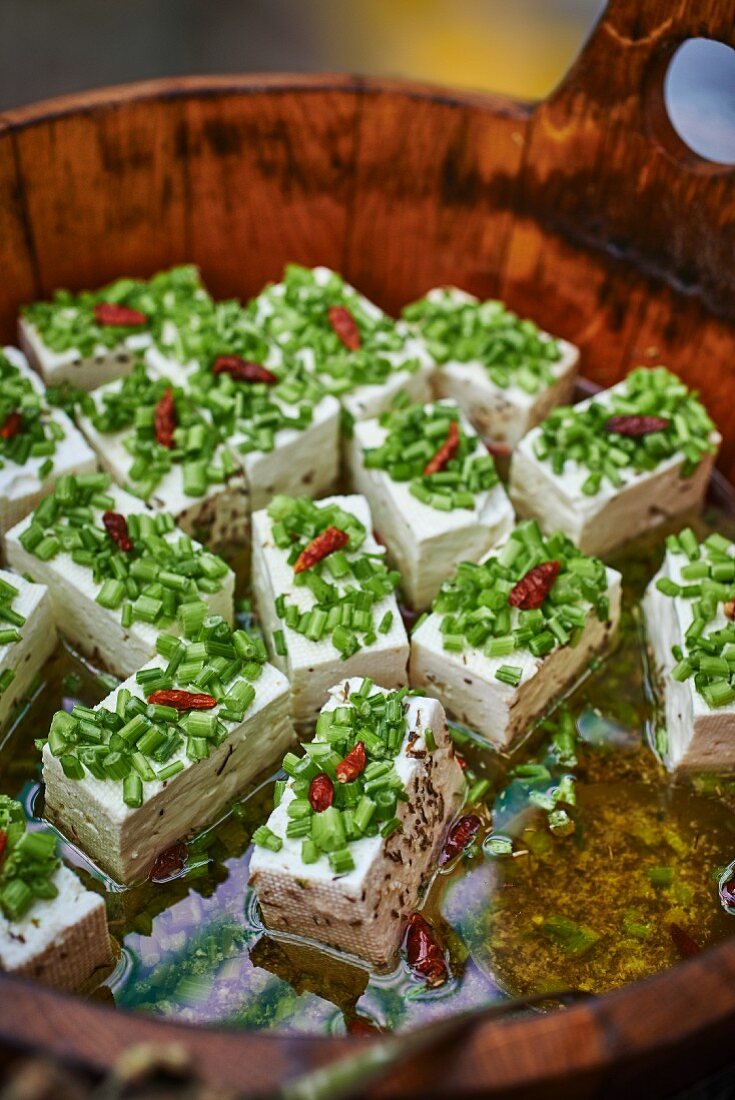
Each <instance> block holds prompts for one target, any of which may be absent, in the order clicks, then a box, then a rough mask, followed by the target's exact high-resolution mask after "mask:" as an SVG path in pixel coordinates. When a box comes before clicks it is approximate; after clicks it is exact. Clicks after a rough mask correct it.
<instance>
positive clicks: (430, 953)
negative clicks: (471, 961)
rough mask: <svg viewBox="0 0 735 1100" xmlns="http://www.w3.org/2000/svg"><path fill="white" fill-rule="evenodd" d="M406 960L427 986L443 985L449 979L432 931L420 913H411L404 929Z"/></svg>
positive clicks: (444, 961) (442, 956)
mask: <svg viewBox="0 0 735 1100" xmlns="http://www.w3.org/2000/svg"><path fill="white" fill-rule="evenodd" d="M405 944H406V959H407V960H408V965H409V966H410V967H411V970H413V972H414V974H418V975H419V976H420V977H422V978H425V979H426V984H427V985H429V986H436V985H443V983H444V982H445V981H446V980H447V978H448V977H449V968H448V966H447V960H446V959H445V957H444V952H443V951H442V949H441V947H440V946H439V942H438V940H437V938H436V935H435V933H434V929H433V928H432V927H431V925H430V924H429V922H428V921H427V920H426V919H425V918H424V917H422V916H421V914H420V913H411V915H410V917H409V918H408V928H407V929H406V940H405Z"/></svg>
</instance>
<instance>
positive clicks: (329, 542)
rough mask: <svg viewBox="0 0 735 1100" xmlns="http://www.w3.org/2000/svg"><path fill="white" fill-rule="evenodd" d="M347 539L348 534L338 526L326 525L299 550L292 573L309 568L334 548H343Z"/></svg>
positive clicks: (301, 571) (348, 538) (331, 552)
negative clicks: (323, 529) (324, 528)
mask: <svg viewBox="0 0 735 1100" xmlns="http://www.w3.org/2000/svg"><path fill="white" fill-rule="evenodd" d="M349 541H350V536H349V535H348V534H347V533H346V532H345V531H340V529H339V527H327V529H326V531H322V533H321V535H317V536H316V538H314V539H312V540H311V542H310V543H309V545H308V546H305V547H304V549H303V550H302V551H301V553H300V554H299V556H298V557H297V559H296V562H295V564H294V567H293V571H294V573H303V572H304V570H305V569H311V568H312V567H313V566H315V565H316V563H317V562H319V561H321V560H322V559H323V558H326V557H328V556H329V555H330V554H333V553H334V551H335V550H343V549H344V548H345V546H346V545H347V543H348V542H349Z"/></svg>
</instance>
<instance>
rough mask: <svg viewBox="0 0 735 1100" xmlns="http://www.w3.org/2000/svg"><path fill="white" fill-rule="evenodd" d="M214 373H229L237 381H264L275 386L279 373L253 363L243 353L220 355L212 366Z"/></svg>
mask: <svg viewBox="0 0 735 1100" xmlns="http://www.w3.org/2000/svg"><path fill="white" fill-rule="evenodd" d="M212 372H213V373H214V374H229V376H230V378H234V379H235V381H236V382H264V383H265V384H266V385H267V386H275V384H276V382H277V381H278V375H277V374H274V373H273V371H270V370H268V368H267V367H264V366H262V365H261V364H260V363H252V362H250V360H248V359H243V358H242V356H241V355H220V356H218V357H217V358H216V359H215V361H214V364H213V366H212Z"/></svg>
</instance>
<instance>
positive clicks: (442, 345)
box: [403, 287, 561, 394]
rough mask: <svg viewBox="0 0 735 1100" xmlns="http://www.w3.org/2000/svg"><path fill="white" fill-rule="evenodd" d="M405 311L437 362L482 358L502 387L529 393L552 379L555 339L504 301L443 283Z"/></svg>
mask: <svg viewBox="0 0 735 1100" xmlns="http://www.w3.org/2000/svg"><path fill="white" fill-rule="evenodd" d="M403 317H404V319H405V320H406V321H408V322H409V323H410V324H411V325H413V326H415V328H416V330H417V331H418V333H419V334H420V335H421V336H422V338H423V339H424V342H425V343H426V346H427V348H428V350H429V352H430V354H431V356H432V358H433V359H434V360H435V362H437V363H439V364H440V365H442V364H445V363H449V362H456V363H481V364H482V365H483V366H484V368H485V370H486V371H487V374H488V377H489V378H490V380H491V382H493V383H494V385H496V386H498V387H500V389H503V390H505V389H508V388H509V387H510V386H517V387H519V388H520V389H522V390H523V391H524V392H525V393H528V394H535V393H538V392H539V391H540V390H542V389H545V388H546V387H547V386H549V385H551V383H552V382H553V381H554V377H555V375H554V370H553V368H554V365H555V364H556V363H558V361H559V360H560V358H561V349H560V347H559V344H558V343H557V341H556V340H553V339H552V338H551V337H549V336H547V335H546V334H545V333H543V332H541V330H540V329H539V328H538V326H537V325H535V324H534V323H533V321H524V320H521V319H520V318H519V317H517V316H516V315H515V313H511V312H510V310H508V309H506V307H505V306H504V305H503V303H502V302H496V301H487V302H480V301H478V300H477V299H476V298H473V297H471V296H470V295H467V294H464V293H462V292H461V291H456V290H453V289H452V288H450V287H447V288H444V287H442V288H439V289H436V290H432V291H431V292H430V293H429V294H428V295H427V296H426V297H425V298H421V299H420V300H419V301H418V302H413V303H412V304H411V305H409V306H406V308H405V309H404V311H403Z"/></svg>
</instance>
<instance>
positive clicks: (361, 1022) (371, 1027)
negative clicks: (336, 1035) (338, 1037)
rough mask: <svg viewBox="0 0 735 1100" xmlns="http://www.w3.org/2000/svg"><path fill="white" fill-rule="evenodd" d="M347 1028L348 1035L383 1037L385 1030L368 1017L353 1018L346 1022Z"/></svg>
mask: <svg viewBox="0 0 735 1100" xmlns="http://www.w3.org/2000/svg"><path fill="white" fill-rule="evenodd" d="M345 1028H346V1030H347V1034H348V1035H382V1034H383V1028H382V1027H380V1025H379V1024H376V1023H375V1021H374V1020H370V1019H368V1017H367V1016H351V1017H350V1019H349V1020H345Z"/></svg>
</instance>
